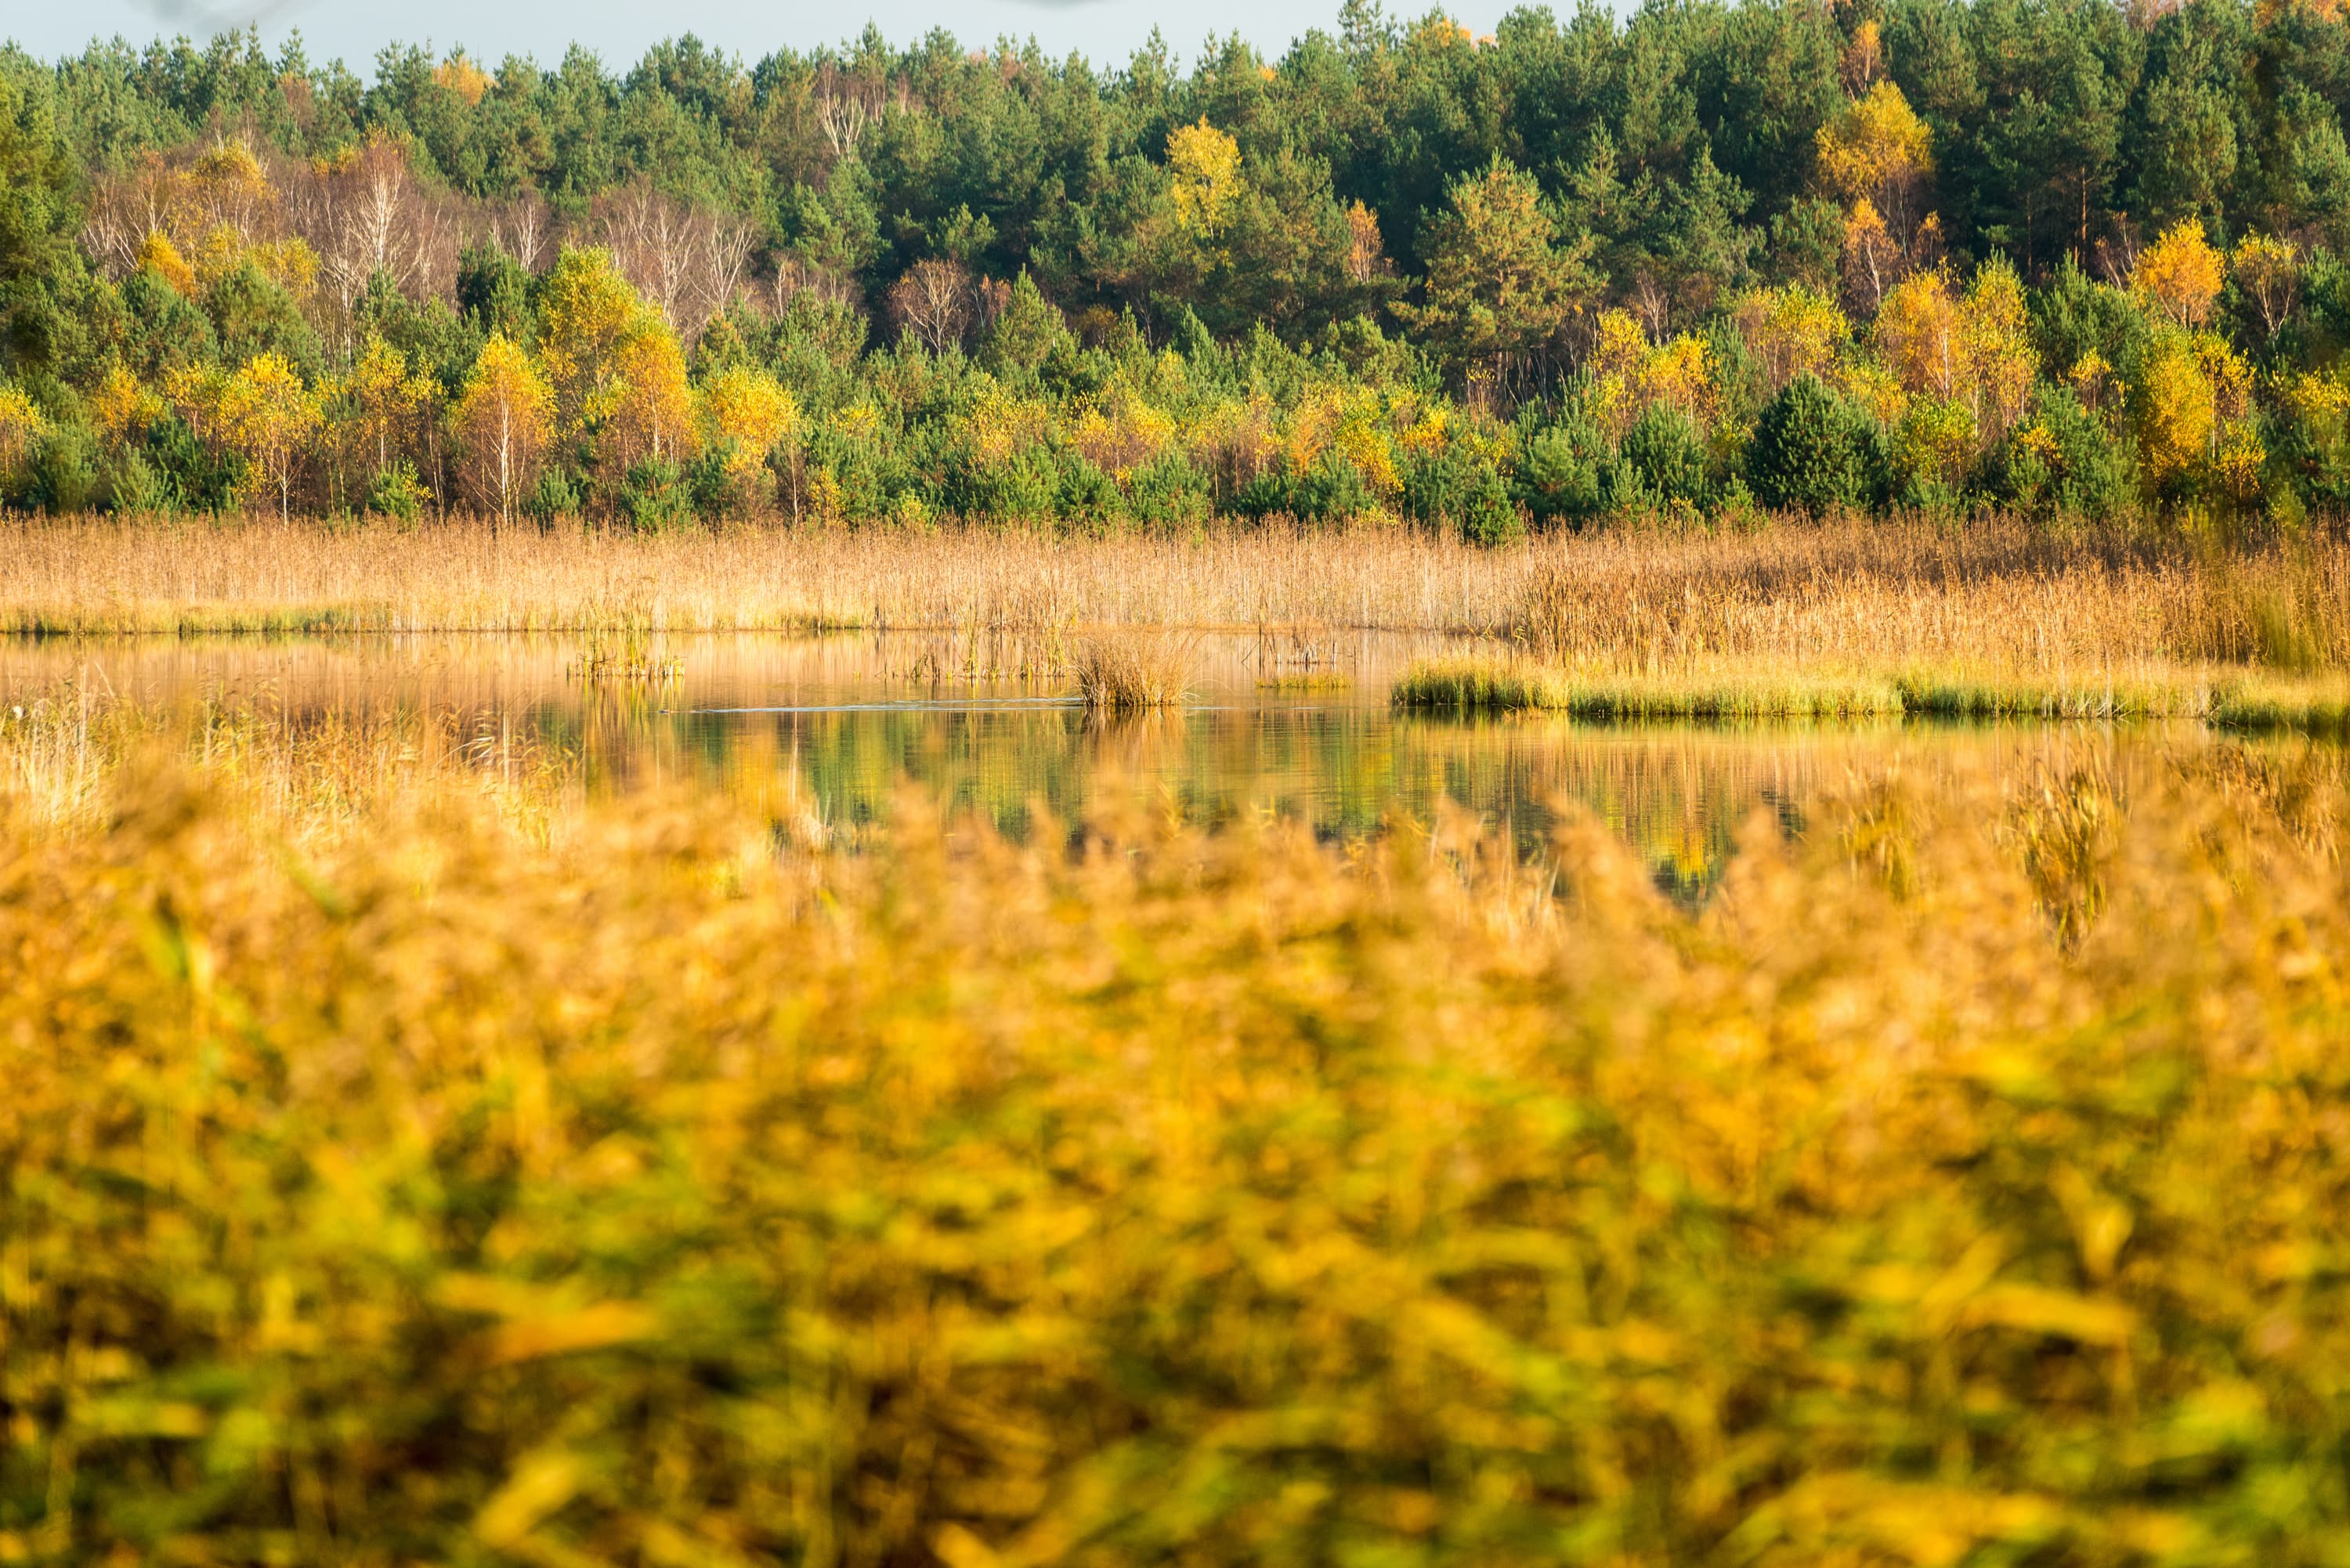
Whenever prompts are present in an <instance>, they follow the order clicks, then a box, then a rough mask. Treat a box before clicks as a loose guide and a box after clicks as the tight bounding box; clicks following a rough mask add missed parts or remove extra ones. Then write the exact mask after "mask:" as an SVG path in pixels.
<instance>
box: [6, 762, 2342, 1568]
mask: <svg viewBox="0 0 2350 1568" xmlns="http://www.w3.org/2000/svg"><path fill="white" fill-rule="evenodd" d="M344 749H345V750H347V751H351V752H353V753H357V752H358V750H359V748H356V747H349V746H347V747H345V748H344ZM461 764H463V757H462V756H460V757H458V758H457V759H455V760H453V761H452V762H451V763H449V766H448V767H447V768H438V769H437V771H436V772H435V773H434V774H432V776H431V777H426V778H420V779H418V780H416V781H412V783H411V784H410V785H409V786H405V787H403V788H402V789H401V790H400V791H396V792H393V795H392V796H391V797H385V798H379V797H375V796H369V797H368V798H367V799H366V800H362V801H360V802H359V804H358V805H354V806H353V808H352V810H353V812H354V814H355V815H354V816H353V820H354V821H355V822H361V823H364V824H366V825H367V829H368V830H367V831H365V832H353V833H346V834H341V835H325V836H317V837H316V838H314V839H311V840H308V841H306V842H303V843H299V844H289V842H288V840H287V839H286V836H284V835H283V834H282V833H280V832H279V831H277V826H276V822H277V819H276V818H275V817H273V816H269V815H256V813H255V809H254V807H253V805H252V803H251V802H250V801H249V800H246V799H243V798H240V797H239V795H238V794H237V793H236V789H237V787H238V786H237V785H236V784H235V781H234V779H233V778H223V777H217V776H211V777H208V776H206V775H203V774H197V775H195V776H194V777H193V778H191V776H190V775H189V774H186V773H185V772H183V771H181V770H179V769H176V768H174V769H168V770H166V771H164V772H163V773H161V774H143V775H142V774H140V773H139V772H138V771H137V770H135V769H133V770H131V771H130V772H127V773H124V774H120V775H119V776H118V778H117V781H116V784H115V785H114V786H113V787H112V789H111V790H110V791H109V795H108V805H107V807H106V810H105V811H104V813H103V814H102V815H101V816H100V817H99V819H97V820H95V821H90V822H84V823H82V824H80V825H79V826H75V827H73V828H72V830H71V831H70V832H65V831H61V830H60V828H59V827H58V826H57V825H55V824H43V823H40V822H36V821H33V820H30V819H29V818H28V817H27V816H26V815H25V814H24V813H23V812H22V811H21V810H20V809H17V808H16V807H14V806H10V807H7V808H6V809H5V815H0V890H4V891H0V1072H5V1080H6V1082H7V1083H8V1085H9V1092H8V1093H7V1094H6V1095H5V1096H0V1168H5V1170H6V1172H7V1179H6V1182H5V1186H0V1237H4V1238H5V1243H4V1244H0V1245H4V1246H5V1251H0V1260H5V1272H0V1375H5V1391H6V1392H5V1400H6V1404H7V1409H8V1416H9V1426H8V1430H7V1438H6V1442H5V1446H0V1555H5V1557H6V1558H7V1559H8V1560H10V1561H27V1560H33V1561H48V1562H58V1563H66V1562H72V1563H82V1562H101V1561H109V1560H113V1559H115V1558H120V1559H121V1560H124V1561H134V1560H146V1561H170V1562H191V1563H194V1562H213V1563H249V1562H263V1561H299V1562H329V1561H341V1562H387V1563H390V1562H479V1563H492V1562H506V1561H513V1562H523V1563H721V1564H729V1565H734V1564H742V1563H807V1562H829V1563H915V1564H920V1563H946V1564H951V1565H954V1568H964V1565H970V1564H996V1563H1035V1564H1042V1563H1053V1562H1065V1561H1078V1560H1081V1561H1084V1562H1087V1563H1101V1564H1125V1563H1137V1564H1139V1563H1163V1562H1169V1561H1194V1562H1203V1563H1238V1562H1263V1561H1274V1560H1279V1561H1291V1562H1333V1561H1356V1562H1366V1563H1367V1562H1398V1563H1405V1562H1409V1563H1496V1562H1511V1563H1515V1562H1526V1563H1532V1562H1537V1561H1540V1562H1556V1561H1574V1560H1580V1559H1586V1558H1594V1557H1597V1558H1604V1559H1605V1560H1607V1561H1610V1562H1615V1563H1654V1564H1659V1565H1663V1564H1669V1563H1670V1564H1678V1563H1690V1562H1697V1561H1713V1560H1730V1559H1736V1560H1739V1561H1742V1562H1753V1563H1797V1562H1825V1561H1844V1562H1856V1563H1857V1562H1908V1563H1929V1562H1935V1563H1950V1562H1959V1561H1968V1560H1982V1561H1991V1560H2012V1559H2017V1558H2024V1557H2030V1558H2033V1559H2036V1560H2049V1561H2057V1560H2063V1561H2095V1562H2112V1563H2182V1564H2183V1563H2208V1562H2216V1561H2260V1562H2263V1563H2287V1564H2300V1563H2320V1562H2325V1561H2331V1558H2330V1557H2329V1556H2328V1555H2327V1553H2328V1552H2329V1551H2330V1550H2331V1547H2330V1544H2329V1543H2331V1542H2337V1541H2339V1540H2340V1539H2341V1538H2342V1535H2343V1532H2345V1530H2350V1494H2346V1493H2345V1487H2344V1482H2343V1472H2342V1469H2341V1465H2340V1454H2341V1444H2342V1441H2343V1435H2344V1432H2345V1430H2350V1404H2345V1394H2344V1387H2345V1384H2344V1376H2345V1368H2350V1274H2345V1272H2343V1271H2342V1270H2341V1269H2339V1268H2338V1267H2336V1266H2335V1265H2334V1259H2335V1258H2336V1255H2337V1253H2338V1251H2339V1234H2338V1231H2339V1226H2338V1216H2339V1215H2340V1214H2341V1213H2342V1212H2343V1211H2344V1206H2345V1202H2350V1177H2345V1171H2350V1161H2345V1158H2344V1151H2343V1147H2342V1141H2343V1140H2342V1127H2343V1126H2344V1124H2345V1119H2350V1064H2345V1058H2344V1055H2343V1053H2342V1052H2341V1050H2340V1048H2339V1044H2340V1041H2341V1039H2342V1038H2343V1035H2344V1033H2345V1030H2350V886H2345V876H2344V870H2343V863H2342V861H2341V858H2340V856H2339V853H2338V848H2339V845H2340V843H2341V829H2342V826H2343V825H2344V820H2345V819H2344V808H2343V803H2342V800H2341V796H2340V792H2339V788H2338V784H2337V782H2336V780H2335V779H2334V777H2333V776H2331V775H2330V774H2325V773H2324V772H2322V771H2313V769H2314V764H2313V763H2311V762H2310V761H2309V760H2308V759H2304V760H2303V761H2302V762H2300V763H2295V762H2293V761H2292V760H2290V759H2284V760H2280V759H2279V758H2278V757H2276V756H2273V755H2270V756H2264V755H2262V754H2260V753H2250V752H2246V751H2242V750H2241V749H2230V748H2227V747H2224V746H2223V747H2220V748H2216V749H2214V748H2203V749H2200V750H2198V751H2195V752H2192V753H2187V752H2182V753H2178V755H2177V756H2176V757H2175V758H2172V759H2168V760H2166V761H2165V762H2164V763H2162V764H2161V765H2158V766H2153V767H2149V768H2147V769H2144V770H2141V771H2139V772H2138V773H2137V774H2133V775H2131V776H2128V777H2120V776H2116V775H2115V774H2111V773H2109V772H2106V771H2102V770H2100V769H2098V768H2096V767H2089V768H2085V769H2080V770H2074V771H2070V772H2061V773H2051V774H2048V775H2046V776H2045V777H2043V778H2042V779H2039V780H2037V781H2036V782H2032V783H2030V784H2028V785H2027V786H2023V787H2016V788H2012V789H2004V790H2002V789H2000V788H1997V787H1994V786H1993V785H1992V784H1990V783H1988V782H1985V781H1976V782H1974V783H1968V782H1965V781H1961V782H1960V783H1959V784H1955V785H1953V786H1951V787H1950V788H1949V789H1947V790H1942V789H1937V790H1935V791H1933V792H1931V793H1920V792H1919V790H1918V786H1917V785H1916V784H1914V783H1912V784H1901V783H1898V782H1896V781H1892V780H1887V779H1884V778H1872V777H1856V778H1855V779H1854V781H1853V782H1852V783H1851V784H1849V785H1848V786H1847V789H1846V794H1844V795H1843V796H1842V797H1840V798H1839V799H1836V800H1832V801H1827V802H1824V803H1822V804H1821V805H1820V806H1819V808H1818V809H1817V810H1816V811H1814V814H1813V826H1812V827H1811V829H1810V831H1809V833H1808V834H1807V835H1806V836H1804V838H1802V839H1800V840H1789V839H1786V838H1784V837H1783V836H1782V835H1781V834H1780V832H1779V831H1778V830H1777V829H1776V828H1775V827H1774V826H1769V825H1767V824H1763V823H1758V824H1757V825H1755V826H1754V827H1753V828H1752V830H1751V831H1750V832H1749V833H1748V834H1747V835H1746V836H1745V840H1744V850H1743V853H1742V855H1741V856H1740V857H1739V858H1738V859H1737V861H1735V862H1734V863H1733V866H1732V867H1731V872H1730V874H1729V876H1728V877H1727V879H1726V880H1725V882H1724V883H1723V885H1722V887H1721V888H1720V890H1719V891H1718V894H1717V896H1716V897H1715V898H1713V899H1712V900H1711V903H1710V904H1709V906H1708V908H1707V909H1706V910H1705V912H1704V913H1703V914H1702V915H1701V916H1695V917H1692V916H1690V915H1687V914H1684V913H1682V912H1679V911H1678V910H1677V909H1675V908H1674V907H1673V906H1671V905H1670V904H1669V903H1668V902H1667V901H1666V900H1665V899H1664V898H1662V897H1660V896H1659V894H1658V892H1657V891H1656V890H1655V888H1654V887H1653V885H1652V883H1651V880H1650V877H1649V872H1648V867H1646V866H1645V865H1643V864H1642V863H1640V862H1639V861H1638V859H1637V858H1635V857H1632V856H1631V855H1629V854H1627V852H1626V851H1625V850H1624V849H1623V848H1622V847H1621V846H1619V844H1618V843H1617V840H1616V839H1615V838H1614V836H1612V835H1611V834H1609V833H1607V832H1606V831H1604V830H1602V829H1600V828H1599V827H1597V826H1596V825H1590V824H1582V823H1571V824H1570V825H1569V826H1567V827H1566V828H1565V830H1564V831H1563V832H1562V833H1561V834H1560V836H1558V837H1557V839H1556V840H1555V844H1554V846H1553V847H1552V850H1551V852H1550V853H1549V855H1548V856H1547V857H1545V859H1544V862H1543V863H1542V864H1539V865H1536V866H1534V867H1523V866H1522V865H1521V864H1520V862H1519V861H1518V859H1517V857H1516V856H1515V855H1514V854H1513V853H1510V852H1509V851H1508V850H1507V848H1506V846H1499V845H1496V844H1495V843H1493V842H1492V841H1490V840H1487V839H1484V838H1482V837H1481V836H1479V834H1478V833H1477V832H1476V831H1475V830H1474V829H1473V828H1470V827H1468V826H1462V825H1459V824H1451V825H1448V826H1444V827H1443V828H1441V829H1440V831H1439V832H1438V834H1437V835H1436V836H1435V837H1433V838H1428V837H1423V836H1418V835H1413V834H1405V835H1401V836H1397V837H1395V838H1393V839H1391V840H1390V841H1388V843H1387V844H1385V845H1384V846H1371V847H1370V848H1368V849H1367V850H1359V851H1355V852H1341V851H1338V850H1335V849H1331V848H1326V847H1324V846H1319V845H1317V844H1315V842H1314V841H1313V840H1312V839H1311V837H1310V836H1307V835H1305V834H1304V833H1302V832H1293V831H1288V830H1284V829H1280V828H1268V829H1247V828H1243V829H1238V830H1235V831H1233V832H1232V833H1229V834H1226V835H1222V836H1199V835H1196V834H1192V833H1190V832H1186V831H1182V830H1180V829H1177V828H1173V827H1170V826H1168V825H1167V824H1166V822H1165V821H1164V819H1163V818H1162V817H1161V816H1159V815H1158V814H1151V815H1149V816H1148V817H1146V816H1143V815H1136V816H1134V817H1131V818H1128V817H1125V816H1118V815H1112V816H1107V817H1103V818H1101V819H1098V820H1097V821H1096V822H1095V823H1094V824H1093V826H1092V829H1091V832H1090V836H1089V840H1088V842H1089V843H1090V845H1091V847H1090V848H1089V849H1087V851H1085V852H1084V853H1081V854H1076V855H1069V854H1064V853H1062V852H1060V851H1059V850H1058V849H1057V848H1056V849H1055V850H1054V851H1053V852H1049V853H1045V852H1037V851H1033V850H1027V849H1022V848H1019V847H1017V846H1012V845H1009V844H1006V843H1004V842H1003V841H1001V840H998V839H997V838H995V837H993V836H992V835H990V834H988V833H986V832H984V831H983V830H976V829H974V828H973V827H972V826H971V825H970V824H967V823H965V824H944V823H941V822H940V821H939V820H937V819H936V818H935V817H934V816H933V815H931V814H930V813H929V812H928V810H927V809H926V808H925V807H924V806H923V805H921V803H920V802H919V801H918V800H913V799H909V800H907V801H906V802H905V803H904V804H903V805H902V806H901V809H900V811H899V815H898V817H897V819H896V821H895V822H894V824H893V826H891V827H890V828H889V832H888V834H887V836H886V837H885V838H884V840H883V841H881V842H879V843H878V844H875V845H872V846H868V852H867V853H864V854H862V855H859V856H855V857H832V856H827V855H822V854H817V855H815V856H808V855H801V854H791V855H785V856H781V857H778V856H777V855H775V853H774V851H773V848H772V845H773V843H774V842H775V841H774V838H773V836H772V835H771V834H770V833H769V831H768V830H767V826H766V822H765V819H764V817H762V816H760V815H755V814H754V815H750V816H747V817H746V816H745V815H743V814H742V813H741V811H740V810H739V809H737V808H736V807H734V806H731V805H715V806H710V807H706V808H685V807H681V806H679V805H674V804H670V803H665V802H663V801H660V800H658V799H656V800H639V801H636V802H633V803H630V804H629V805H623V806H614V807H610V808H603V807H595V806H590V805H580V804H577V803H573V804H571V805H567V806H565V807H564V822H565V825H566V826H565V827H564V831H563V832H562V833H561V834H560V835H558V836H556V837H555V839H554V840H553V841H552V842H550V843H547V844H546V845H544V846H536V845H534V843H533V842H532V841H531V840H530V839H529V838H528V837H527V836H517V835H515V833H514V832H513V831H512V828H511V824H510V821H509V819H508V818H507V817H506V816H505V815H504V814H503V808H502V807H501V806H500V805H499V804H498V803H497V802H496V801H495V800H494V799H493V798H491V797H490V796H488V795H487V794H484V792H483V790H482V789H481V787H480V784H481V778H480V777H479V776H478V775H480V774H482V773H483V772H484V769H483V767H482V765H481V764H480V763H479V762H478V760H477V761H476V762H475V763H471V764H463V766H461ZM436 766H437V765H436ZM464 766H470V767H471V768H472V769H473V772H471V773H467V772H465V771H463V767H464ZM434 779H438V780H440V781H441V784H449V785H452V786H453V787H449V788H445V789H444V788H442V787H441V784H435V783H434V782H433V780H434ZM400 800H405V801H407V802H408V803H409V805H408V806H400V805H398V804H397V803H398V801H400ZM411 806H413V807H415V809H410V807H411ZM1051 842H1053V843H1054V844H1055V845H1057V844H1058V843H1059V842H1060V841H1059V840H1058V839H1057V838H1055V839H1053V840H1051Z"/></svg>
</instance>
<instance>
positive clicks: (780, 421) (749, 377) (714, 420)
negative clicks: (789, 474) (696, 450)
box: [702, 365, 800, 478]
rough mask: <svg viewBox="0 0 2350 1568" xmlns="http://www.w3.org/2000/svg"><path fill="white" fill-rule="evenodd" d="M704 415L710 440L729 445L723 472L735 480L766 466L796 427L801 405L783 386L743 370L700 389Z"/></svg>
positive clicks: (727, 373) (741, 367)
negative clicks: (730, 449) (761, 466)
mask: <svg viewBox="0 0 2350 1568" xmlns="http://www.w3.org/2000/svg"><path fill="white" fill-rule="evenodd" d="M702 417H703V418H704V419H705V420H706V421H708V422H709V425H710V431H711V435H712V439H714V440H717V441H731V442H733V450H732V451H731V452H729V453H728V454H727V458H726V472H729V473H731V474H733V475H734V476H735V477H736V478H740V477H742V476H743V474H746V473H749V472H753V471H754V470H755V469H756V468H758V466H759V465H760V464H761V463H763V462H766V460H767V454H768V453H769V452H773V451H775V448H776V446H777V445H778V444H780V443H781V442H782V441H785V440H786V439H787V438H788V437H790V436H791V435H792V434H794V433H795V431H797V430H798V429H799V423H800V406H799V403H798V401H797V400H795V399H794V398H793V396H792V395H791V393H790V392H788V391H786V390H785V389H784V387H783V385H782V383H780V382H778V381H777V380H776V379H775V378H774V377H773V376H770V375H768V374H767V373H766V372H765V371H764V370H758V369H752V368H751V367H749V366H746V365H737V366H734V367H733V368H731V369H727V370H725V371H723V372H722V373H721V374H720V375H718V376H717V377H716V378H714V379H712V381H711V382H710V384H709V385H708V386H707V387H705V388H703V389H702Z"/></svg>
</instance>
